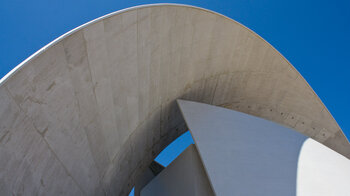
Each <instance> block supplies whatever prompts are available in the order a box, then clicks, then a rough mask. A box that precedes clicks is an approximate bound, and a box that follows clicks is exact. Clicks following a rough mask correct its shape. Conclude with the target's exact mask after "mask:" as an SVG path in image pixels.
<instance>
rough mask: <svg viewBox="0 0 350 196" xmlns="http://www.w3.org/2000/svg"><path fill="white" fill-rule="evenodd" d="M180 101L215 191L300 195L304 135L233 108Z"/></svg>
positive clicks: (239, 194) (243, 195)
mask: <svg viewBox="0 0 350 196" xmlns="http://www.w3.org/2000/svg"><path fill="white" fill-rule="evenodd" d="M178 103H179V106H180V109H181V111H182V113H183V116H184V118H185V121H186V122H187V125H188V127H189V129H190V132H191V134H192V136H193V139H194V141H195V145H196V146H197V149H198V151H199V154H200V156H201V159H202V161H203V165H204V167H205V169H206V171H207V173H208V176H209V180H210V182H211V184H212V185H213V189H214V192H215V193H216V195H218V196H226V195H237V196H257V195H259V196H282V195H283V196H295V195H296V175H297V166H298V158H299V151H300V148H301V147H302V145H303V142H304V141H305V140H306V139H307V138H306V137H305V136H304V135H301V134H300V133H298V132H296V131H293V130H292V129H289V128H286V127H283V126H281V125H278V124H276V123H273V122H270V121H267V120H264V119H261V118H257V117H254V116H250V115H247V114H243V113H240V112H236V111H233V110H228V109H224V108H220V107H216V106H211V105H207V104H201V103H196V102H190V101H182V100H179V101H178Z"/></svg>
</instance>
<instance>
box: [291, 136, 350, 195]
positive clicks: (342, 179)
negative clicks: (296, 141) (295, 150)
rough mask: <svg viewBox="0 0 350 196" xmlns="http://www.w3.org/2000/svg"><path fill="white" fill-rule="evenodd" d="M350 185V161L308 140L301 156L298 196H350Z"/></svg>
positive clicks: (298, 174) (298, 173)
mask: <svg viewBox="0 0 350 196" xmlns="http://www.w3.org/2000/svg"><path fill="white" fill-rule="evenodd" d="M349 185H350V161H349V159H347V158H345V157H344V156H342V155H340V154H338V153H336V152H334V151H333V150H331V149H329V148H327V147H326V146H324V145H322V144H320V143H318V142H316V141H315V140H313V139H307V140H306V141H305V142H304V144H303V146H302V148H301V151H300V155H299V162H298V172H297V195H298V196H313V195H315V196H348V195H350V187H349Z"/></svg>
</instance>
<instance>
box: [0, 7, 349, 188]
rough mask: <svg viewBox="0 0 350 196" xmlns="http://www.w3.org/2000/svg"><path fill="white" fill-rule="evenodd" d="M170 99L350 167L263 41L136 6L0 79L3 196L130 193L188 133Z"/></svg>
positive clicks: (190, 13)
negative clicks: (265, 127) (234, 115)
mask: <svg viewBox="0 0 350 196" xmlns="http://www.w3.org/2000/svg"><path fill="white" fill-rule="evenodd" d="M177 98H184V99H188V100H194V101H200V102H204V103H210V104H213V105H220V106H223V107H226V108H231V109H235V110H239V111H242V112H245V113H249V114H253V115H255V116H259V117H262V118H265V119H269V120H272V121H275V122H278V123H281V124H284V125H287V126H290V127H294V128H295V129H296V130H298V131H300V132H302V133H304V134H306V135H308V136H310V137H312V138H315V139H316V140H317V141H320V142H322V143H324V144H325V145H327V146H329V147H330V148H332V149H334V150H336V151H337V152H339V153H341V154H343V155H345V156H347V157H350V144H349V143H348V141H347V140H346V138H345V136H344V135H343V133H342V131H341V129H340V128H339V126H338V125H337V123H336V121H335V120H334V119H333V118H332V116H331V115H330V113H329V112H328V111H327V109H326V107H325V106H324V105H323V104H322V102H321V101H320V99H319V98H318V97H317V95H316V94H315V93H314V92H313V91H312V89H311V88H310V87H309V86H308V84H307V83H306V82H305V80H304V79H303V78H302V76H300V74H299V73H298V72H297V71H296V70H295V69H294V68H293V66H292V65H290V64H289V62H288V61H287V60H286V59H285V58H283V56H282V55H281V54H279V53H278V52H277V51H276V50H275V49H274V48H273V47H272V46H271V45H269V44H268V43H267V42H266V41H264V40H263V39H262V38H261V37H259V36H258V35H256V34H255V33H254V32H252V31H250V30H249V29H247V28H246V27H244V26H242V25H240V24H239V23H237V22H235V21H233V20H231V19H229V18H227V17H224V16H222V15H220V14H217V13H214V12H211V11H208V10H204V9H201V8H195V7H190V6H183V5H173V4H161V5H151V6H141V7H136V8H131V9H127V10H123V11H119V12H116V13H112V14H109V15H107V16H105V17H102V18H99V19H97V20H94V21H93V22H90V23H88V24H86V25H83V26H82V27H79V28H77V29H75V30H73V31H70V32H69V33H67V34H65V35H63V36H61V37H60V38H58V39H57V40H55V41H53V42H52V43H50V44H49V45H48V46H45V47H44V48H43V49H42V50H40V51H38V52H37V53H35V54H34V55H32V56H31V57H30V58H29V59H27V60H26V61H24V62H23V63H21V64H20V65H19V66H18V67H16V69H15V70H13V71H11V72H10V73H9V74H8V75H7V76H6V77H5V78H3V79H2V80H1V82H0V125H1V130H0V159H1V161H2V162H3V163H2V165H1V167H2V168H1V170H0V171H1V172H0V177H1V178H0V179H1V180H0V187H4V188H1V191H2V194H4V195H8V194H12V193H13V194H20V193H23V194H27V193H38V195H48V194H49V195H52V192H51V191H52V190H57V189H60V190H61V189H63V190H64V191H63V193H62V194H64V195H77V194H78V193H79V194H82V195H102V194H107V195H125V194H127V193H129V191H130V190H131V188H132V187H133V185H134V183H135V178H136V177H137V176H138V175H140V172H141V171H143V169H144V168H146V167H147V166H148V164H149V163H151V161H152V160H153V158H155V157H156V155H157V154H158V153H159V152H161V150H162V149H163V148H164V147H165V146H167V145H168V144H169V143H170V142H171V141H173V140H174V139H175V138H177V137H178V136H179V135H180V134H181V133H183V132H184V131H186V129H187V128H186V125H185V123H184V121H183V119H182V118H181V115H180V113H179V111H178V108H177V106H176V103H175V101H174V100H175V99H177ZM24 119H25V120H24ZM27 130H31V131H27ZM38 145H39V146H38ZM37 148H39V149H41V150H37ZM42 152H45V153H42ZM47 162H50V164H48V163H47ZM41 164H44V165H46V164H47V166H38V165H41ZM14 168H22V170H21V172H19V173H16V172H15V173H14V172H13V169H14ZM24 173H26V175H22V174H24ZM52 176H57V177H55V178H53V177H52ZM41 182H42V183H41ZM67 182H71V183H67ZM67 187H68V188H67ZM55 193H56V194H57V195H59V194H61V192H55Z"/></svg>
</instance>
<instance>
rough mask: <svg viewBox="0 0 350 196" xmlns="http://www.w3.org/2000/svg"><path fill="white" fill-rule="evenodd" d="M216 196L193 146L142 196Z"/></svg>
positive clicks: (167, 168)
mask: <svg viewBox="0 0 350 196" xmlns="http://www.w3.org/2000/svg"><path fill="white" fill-rule="evenodd" d="M180 195H181V196H214V192H213V190H212V188H211V186H210V183H209V180H208V177H207V175H206V173H205V171H204V168H203V165H202V162H201V160H200V158H199V155H198V152H197V150H196V147H195V146H194V145H193V144H192V145H190V146H189V147H187V149H186V150H185V151H183V152H182V153H181V154H180V155H179V156H178V157H177V158H176V159H175V160H174V161H173V162H171V164H170V165H168V167H166V168H165V169H164V170H163V171H162V172H161V173H159V174H158V175H157V176H156V177H155V178H154V179H153V180H152V181H151V182H149V183H148V184H147V185H146V186H145V187H144V188H143V189H142V191H141V196H180Z"/></svg>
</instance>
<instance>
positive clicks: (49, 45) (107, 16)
mask: <svg viewBox="0 0 350 196" xmlns="http://www.w3.org/2000/svg"><path fill="white" fill-rule="evenodd" d="M157 6H177V7H188V8H193V9H198V10H201V11H205V12H209V13H212V14H215V15H217V16H221V17H224V18H225V19H228V20H230V21H232V22H234V23H236V24H238V25H240V26H241V27H243V28H244V29H246V30H248V31H249V32H250V33H252V35H254V36H256V37H257V38H259V39H261V40H262V41H263V42H264V43H266V44H267V45H268V46H269V47H271V48H272V49H273V50H274V51H275V52H277V54H278V55H280V56H281V57H282V58H283V59H284V60H285V61H286V62H287V63H288V65H289V66H290V67H291V68H292V70H294V71H295V72H296V73H297V75H298V76H299V77H300V79H302V80H303V82H304V83H305V84H306V85H307V86H308V87H309V88H310V89H311V90H312V92H313V94H314V95H315V96H316V97H317V100H318V101H319V102H320V103H321V104H322V105H323V106H324V108H325V110H326V111H327V113H328V114H329V115H330V117H331V118H332V119H333V121H334V122H335V123H336V125H337V126H338V128H339V130H340V132H341V133H342V135H343V137H345V139H346V140H347V141H348V142H349V143H350V141H349V140H350V139H349V138H347V136H346V135H345V133H344V132H343V130H342V129H341V128H340V126H339V124H338V123H337V121H336V120H335V118H334V117H333V115H332V114H331V113H330V111H329V110H328V108H327V107H326V106H325V104H324V103H323V102H322V100H321V99H320V97H319V96H318V95H317V93H316V92H315V91H314V90H313V88H312V87H311V86H310V84H309V83H308V82H307V81H306V80H305V78H304V77H303V76H302V75H301V74H300V72H299V71H298V70H297V69H296V68H295V67H294V66H293V65H292V64H291V63H290V62H289V61H288V59H287V58H285V57H284V56H283V55H282V54H281V53H280V52H279V51H278V50H277V49H276V48H275V47H273V46H272V45H271V44H270V43H269V42H268V41H266V40H265V39H264V38H262V37H261V36H260V35H258V34H257V33H255V32H254V31H253V30H251V29H249V28H248V27H246V26H245V25H243V24H241V23H239V22H237V21H236V20H234V19H231V18H229V17H227V16H225V15H223V14H220V13H218V12H215V11H212V10H209V9H206V8H201V7H197V6H192V5H186V4H177V3H156V4H145V5H138V6H133V7H129V8H125V9H122V10H118V11H115V12H112V13H109V14H106V15H104V16H101V17H98V18H96V19H94V20H91V21H89V22H87V23H85V24H83V25H80V26H78V27H76V28H74V29H72V30H70V31H68V32H67V33H65V34H63V35H61V36H59V37H58V38H56V39H54V40H53V41H52V42H50V43H48V44H47V45H45V46H44V47H42V48H41V49H39V50H38V51H36V52H35V53H34V54H32V55H31V56H29V57H28V58H26V59H25V60H24V61H23V62H21V63H20V64H18V65H17V66H16V67H14V68H13V69H12V70H11V71H10V72H8V73H7V74H6V75H5V76H4V77H2V78H1V79H0V86H2V85H3V84H4V83H5V82H6V81H7V80H8V79H9V78H11V77H12V76H13V75H15V74H16V72H17V71H19V70H20V69H21V68H22V67H24V66H25V65H26V64H27V63H28V62H30V61H32V60H34V59H35V58H36V57H38V56H39V55H40V54H42V53H44V52H45V51H46V50H47V49H49V48H51V47H52V46H54V45H55V44H57V43H59V42H60V41H62V40H64V39H65V38H66V37H68V36H70V35H72V34H73V33H75V32H78V31H80V30H82V29H84V28H86V27H88V26H89V25H92V24H94V23H97V22H99V21H102V20H104V19H107V18H109V17H112V16H115V15H119V14H122V13H126V12H129V11H133V10H137V9H141V8H147V7H157Z"/></svg>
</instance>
